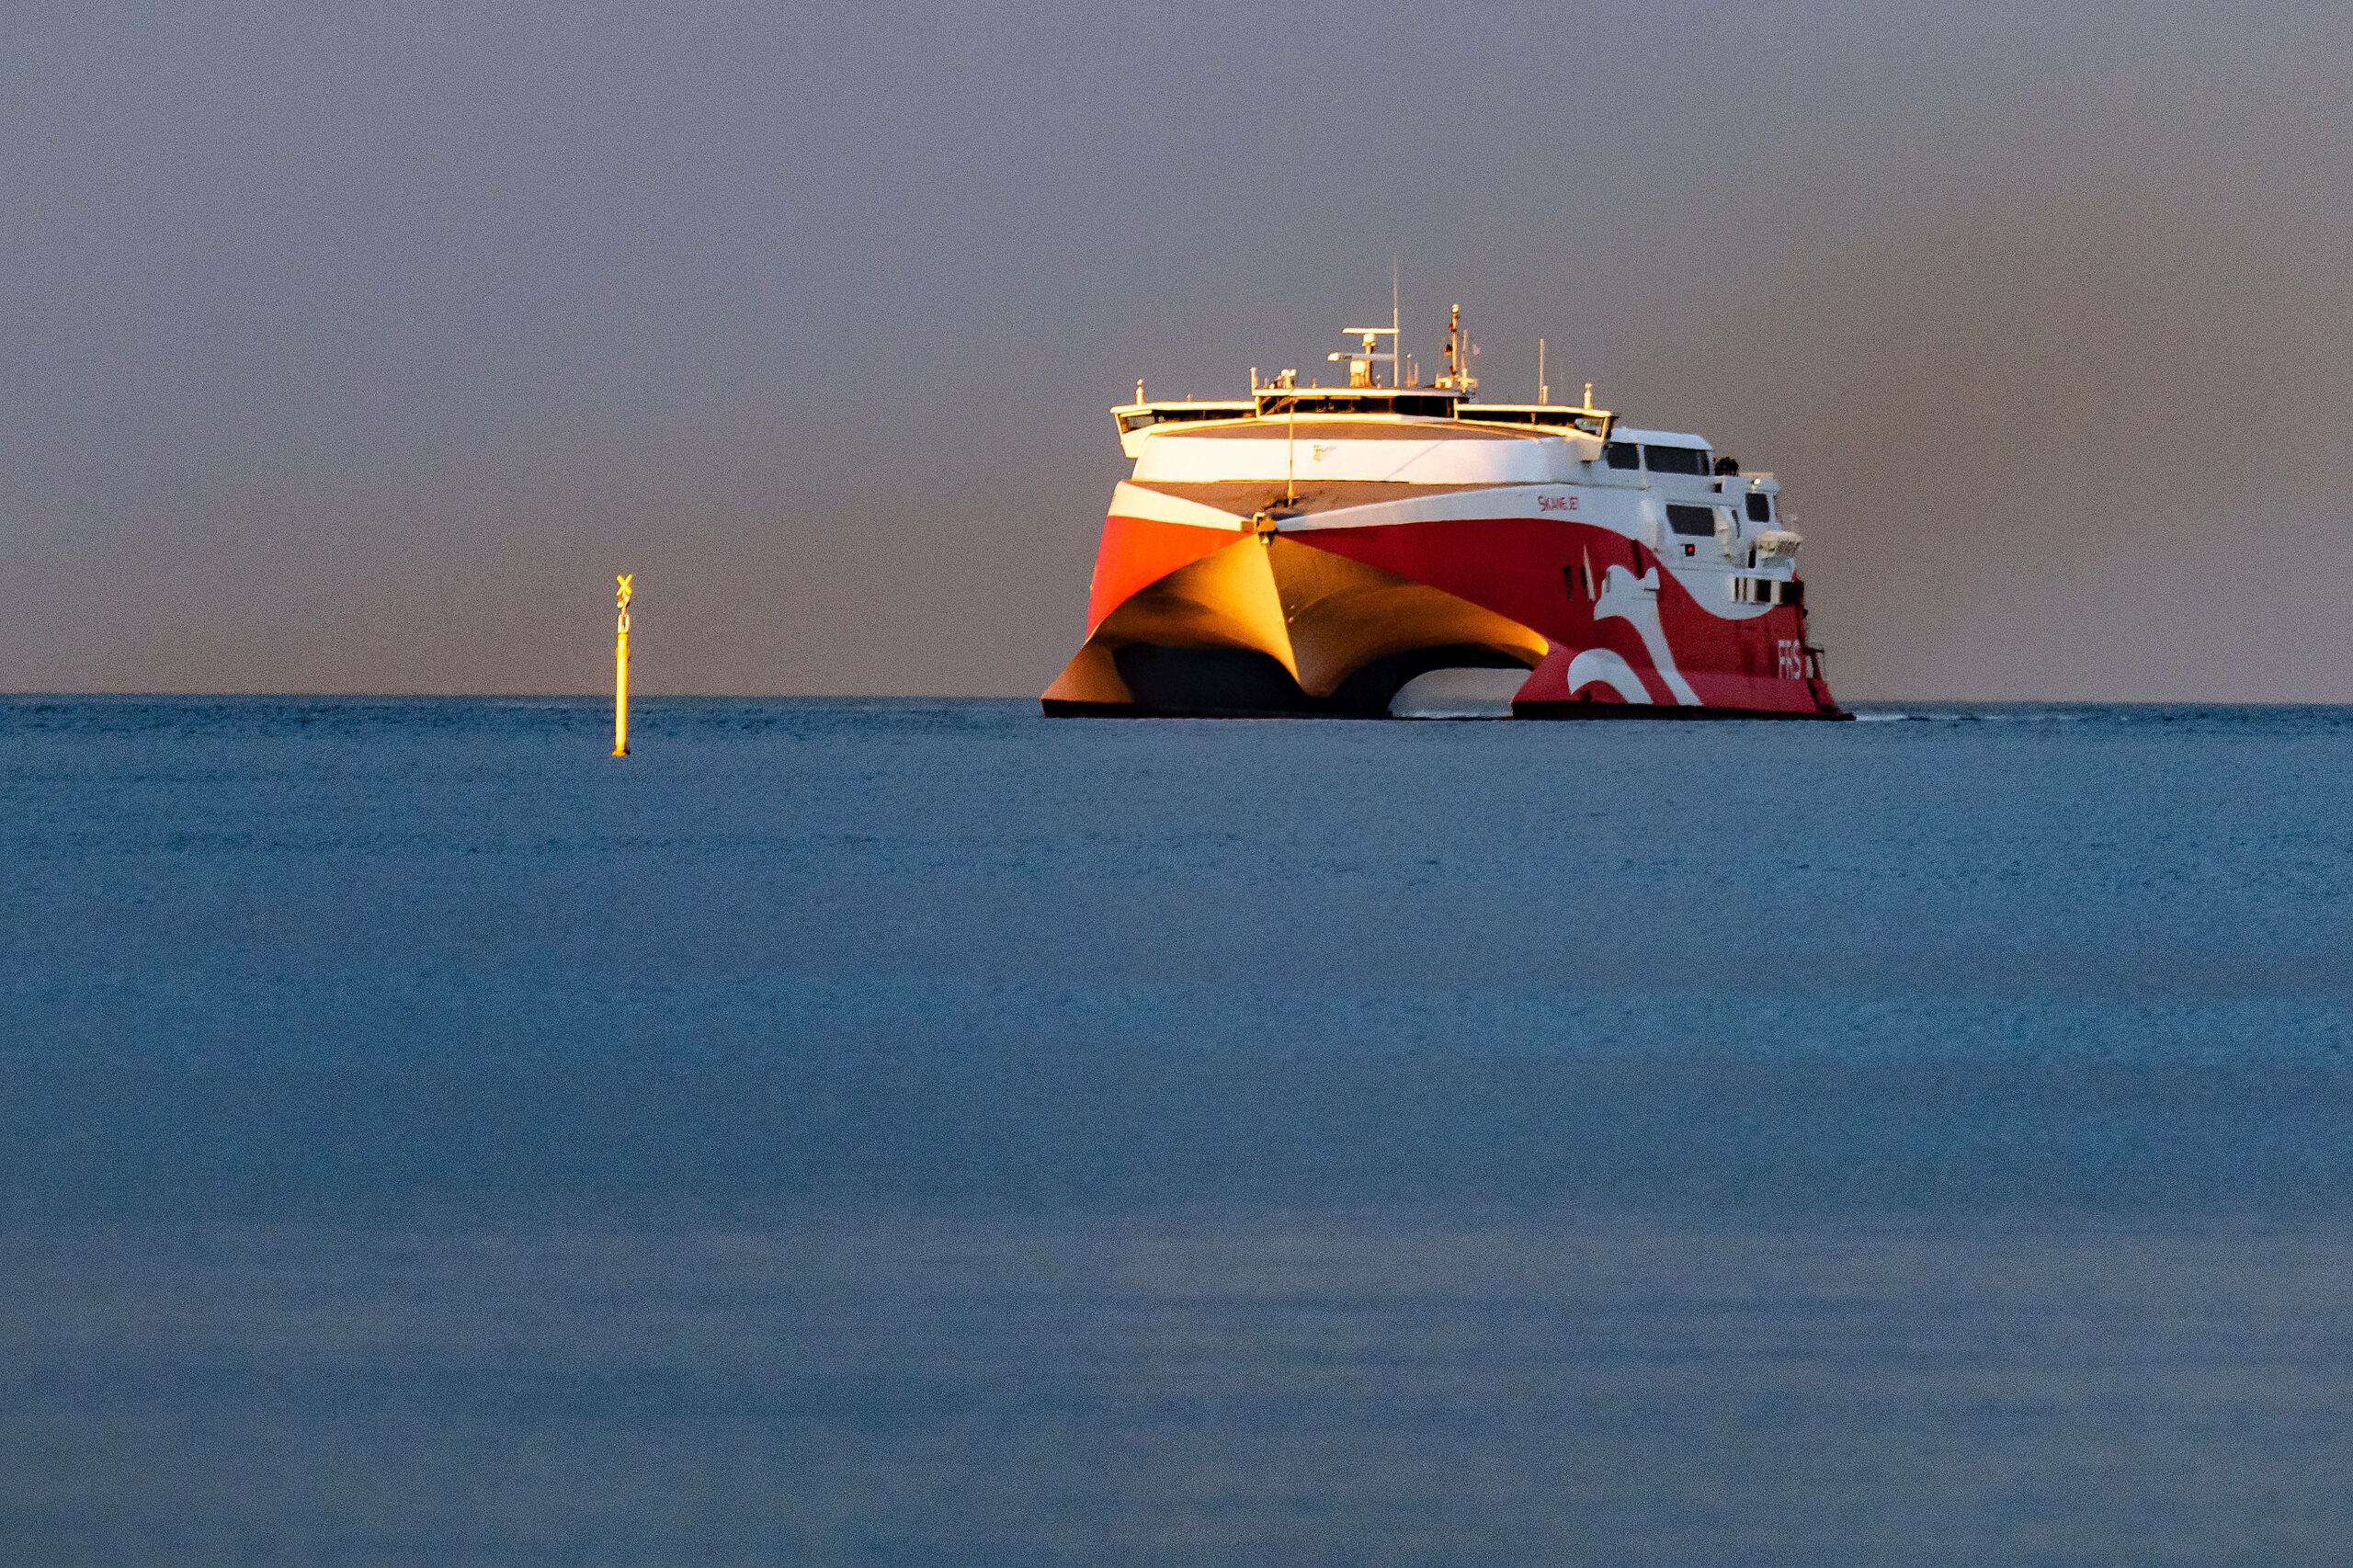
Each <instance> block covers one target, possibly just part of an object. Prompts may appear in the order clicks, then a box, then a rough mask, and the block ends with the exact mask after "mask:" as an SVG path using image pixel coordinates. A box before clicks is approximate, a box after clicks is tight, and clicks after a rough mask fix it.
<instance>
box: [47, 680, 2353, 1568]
mask: <svg viewBox="0 0 2353 1568" xmlns="http://www.w3.org/2000/svg"><path fill="white" fill-rule="evenodd" d="M1865 717H1866V722H1859V723H1854V724H1841V725H1827V724H1824V725H1779V724H1735V723H1723V724H1690V725H1678V724H1627V725H1609V724H1590V725H1585V724H1561V725H1533V724H1531V725H1476V724H1432V725H1418V726H1416V725H1380V724H1350V723H1341V722H1294V723H1226V724H1219V723H1188V722H1154V723H1137V722H1083V721H1061V722H1046V721H1042V720H1040V719H1038V718H1037V717H1036V716H1035V710H1034V706H1033V705H1031V704H1029V703H994V702H880V701H848V700H833V701H819V700H803V701H768V702H752V701H744V702H734V701H696V702H687V701H670V702H659V701H657V702H652V703H647V704H644V705H643V706H642V708H641V710H640V712H639V715H638V723H637V734H636V739H637V755H636V756H633V757H631V759H629V760H628V761H627V762H616V761H613V760H611V759H609V758H608V757H606V756H604V755H603V753H604V751H605V750H606V748H607V746H608V735H609V730H608V716H607V714H606V712H605V710H603V709H601V708H600V707H599V706H598V705H597V704H595V703H592V702H585V701H574V700H555V699H548V700H523V699H515V700H463V701H461V700H390V699H385V700H377V699H335V700H320V699H238V700H212V699H29V698H28V699H0V808H5V809H0V846H5V852H6V861H5V865H6V877H5V881H0V936H4V937H5V946H0V986H5V997H6V1015H5V1039H0V1175H5V1187H0V1351H4V1352H5V1354H0V1561H7V1562H18V1561H21V1562H54V1563H77V1562H90V1563H100V1562H105V1563H149V1562H153V1563H166V1562H168V1563H187V1562H223V1563H226V1562H240V1563H246V1562H288V1563H292V1562H304V1563H308V1562H335V1563H411V1562H415V1563H425V1562H434V1563H449V1562H532V1563H539V1562H546V1563H567V1564H568V1563H580V1564H591V1563H595V1564H602V1563H619V1562H665V1563H673V1562H676V1563H722V1562H725V1563H733V1562H813V1563H835V1562H841V1563H850V1562H859V1563H864V1562H890V1563H901V1562H904V1563H926V1564H929V1563H948V1564H963V1563H970V1564H1029V1563H1055V1564H1062V1563H1070V1564H1077V1563H1089V1564H1094V1563H1107V1564H1146V1563H1150V1564H1163V1563H1167V1564H1176V1563H1185V1564H1193V1563H1203V1564H1209V1563H1214V1564H1254V1565H1255V1564H1261V1563H1265V1564H1273V1563H1293V1562H1309V1563H1333V1564H1340V1563H1347V1564H1391V1563H1396V1564H1406V1563H1436V1562H1448V1563H1454V1562H1460V1563H1479V1564H1485V1563H1495V1564H1503V1563H1538V1562H1542V1563H1554V1562H1597V1563H1599V1562H1611V1563H1619V1562H1624V1563H1654V1562H1655V1563H1669V1562H1675V1563H1682V1562H1711V1563H1713V1562H1727V1563H1730V1562H1740V1563H1748V1562H1809V1563H1815V1562H1820V1563H1858V1564H1859V1563H1881V1562H1940V1563H1944V1562H1988V1563H1991V1562H2005V1563H2008V1562H2036V1563H2046V1562H2047V1563H2127V1562H2133V1563H2138V1562H2249V1563H2254V1562H2266V1563H2268V1562H2340V1561H2343V1560H2344V1559H2345V1557H2346V1555H2347V1551H2348V1550H2353V1483H2347V1482H2346V1481H2345V1479H2344V1475H2345V1467H2344V1464H2343V1459H2342V1439H2341V1431H2342V1420H2343V1414H2344V1412H2345V1410H2346V1409H2347V1407H2348V1402H2349V1401H2353V1315H2348V1309H2349V1308H2353V1074H2348V1073H2347V1046H2348V1043H2353V971H2348V969H2347V963H2346V955H2347V954H2348V953H2353V903H2349V902H2348V899H2347V891H2346V887H2347V877H2346V871H2347V867H2348V865H2353V790H2347V779H2348V778H2353V710H2339V709H2302V710H2285V709H2275V710H2246V709H2207V710H2196V709H2153V708H2066V707H2034V708H1998V709H1996V708H1976V709H1971V708H1952V707H1940V708H1918V709H1909V710H1898V709H1893V708H1883V709H1880V710H1874V711H1870V712H1869V713H1867V714H1866V716H1865Z"/></svg>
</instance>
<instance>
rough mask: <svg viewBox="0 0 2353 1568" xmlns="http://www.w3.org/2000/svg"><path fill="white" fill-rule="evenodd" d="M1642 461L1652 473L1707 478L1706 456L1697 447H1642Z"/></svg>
mask: <svg viewBox="0 0 2353 1568" xmlns="http://www.w3.org/2000/svg"><path fill="white" fill-rule="evenodd" d="M1643 464H1644V466H1646V467H1647V468H1649V470H1650V471H1651V472H1653V473H1695V474H1698V475H1699V477H1700V478H1702V479H1705V478H1706V477H1707V476H1708V454H1707V453H1706V452H1705V451H1703V450H1701V449H1699V448H1697V447H1644V448H1643Z"/></svg>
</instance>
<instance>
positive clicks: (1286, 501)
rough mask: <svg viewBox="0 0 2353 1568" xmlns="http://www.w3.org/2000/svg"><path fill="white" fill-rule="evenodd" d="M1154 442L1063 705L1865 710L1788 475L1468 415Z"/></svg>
mask: <svg viewBox="0 0 2353 1568" xmlns="http://www.w3.org/2000/svg"><path fill="white" fill-rule="evenodd" d="M1268 426H1272V428H1271V429H1270V428H1268ZM1681 439H1686V440H1689V439H1696V437H1682V438H1681ZM1138 445H1139V446H1140V447H1141V448H1142V451H1141V454H1140V458H1139V461H1138V462H1137V465H1136V476H1135V478H1133V479H1131V480H1130V481H1128V482H1126V483H1121V484H1120V486H1119V488H1118V490H1117V491H1116V492H1115V493H1114V494H1113V497H1112V504H1111V511H1110V516H1109V517H1108V519H1107V521H1106V522H1105V524H1104V529H1103V540H1102V545H1101V548H1100V550H1099V551H1098V552H1097V557H1096V562H1095V576H1094V583H1093V588H1092V592H1091V594H1090V595H1089V598H1088V605H1087V638H1086V644H1085V646H1084V647H1083V648H1081V650H1080V651H1079V653H1078V656H1077V657H1076V658H1074V659H1073V660H1072V661H1071V663H1070V665H1069V666H1068V667H1067V668H1065V669H1064V670H1063V673H1062V675H1061V676H1060V677H1059V678H1058V679H1057V680H1056V681H1055V682H1054V683H1053V685H1052V686H1051V687H1049V688H1048V689H1047V691H1046V693H1045V696H1044V699H1043V703H1044V707H1045V710H1046V711H1047V712H1048V713H1050V714H1092V715H1104V716H1149V715H1165V716H1199V717H1273V716H1288V715H1303V714H1331V715H1345V716H1352V717H1366V718H1372V717H1384V716H1395V717H1430V718H1442V717H1461V718H1472V717H1494V718H1501V717H1506V716H1508V717H1515V718H1602V717H1621V718H1631V717H1637V716H1655V717H1701V716H1709V715H1745V716H1754V717H1776V718H1843V717H1845V716H1846V715H1844V714H1843V713H1842V712H1841V711H1840V710H1839V709H1838V707H1837V705H1836V702H1835V701H1833V699H1832V698H1831V695H1830V691H1829V687H1828V686H1827V685H1826V684H1825V682H1824V679H1823V677H1822V673H1821V669H1820V665H1819V662H1818V659H1817V658H1816V656H1815V652H1814V650H1813V649H1811V648H1810V647H1809V646H1808V643H1807V637H1806V623H1805V609H1804V606H1803V602H1802V588H1800V587H1798V586H1796V575H1795V572H1794V561H1793V559H1791V557H1792V556H1793V553H1794V547H1795V543H1796V536H1795V535H1793V534H1790V533H1789V532H1787V531H1786V530H1783V529H1780V528H1776V527H1773V526H1771V525H1772V524H1773V523H1774V522H1775V521H1777V519H1776V518H1775V517H1774V515H1773V506H1774V502H1773V500H1772V499H1770V497H1771V496H1772V495H1774V494H1777V492H1778V486H1777V485H1775V484H1773V483H1772V482H1771V480H1770V479H1769V476H1758V477H1749V478H1744V477H1742V476H1740V475H1737V474H1734V475H1731V476H1729V477H1725V478H1717V477H1713V476H1704V475H1698V474H1689V473H1677V474H1665V473H1660V474H1656V475H1653V474H1651V473H1648V472H1643V471H1642V470H1641V469H1639V468H1636V469H1632V470H1629V471H1624V472H1620V470H1618V469H1615V468H1612V467H1610V466H1608V464H1607V463H1605V461H1603V460H1602V459H1601V445H1600V443H1599V442H1597V441H1589V442H1583V443H1579V442H1577V441H1574V439H1563V438H1562V437H1540V436H1533V435H1521V434H1518V433H1509V432H1500V431H1476V432H1474V431H1472V430H1469V429H1465V428H1463V427H1462V426H1459V425H1454V424H1452V423H1450V422H1449V423H1448V424H1446V425H1443V426H1425V425H1423V424H1422V422H1415V421H1385V422H1381V423H1378V424H1371V423H1367V424H1357V423H1354V422H1349V423H1322V422H1319V423H1318V424H1317V425H1316V426H1308V425H1306V424H1305V423H1303V422H1302V423H1301V424H1300V425H1298V426H1296V427H1295V430H1294V431H1293V432H1286V430H1285V427H1284V422H1280V421H1266V420H1246V421H1241V422H1237V423H1236V424H1234V425H1231V426H1224V427H1222V428H1219V429H1214V430H1212V429H1199V430H1188V431H1183V432H1181V433H1180V432H1176V431H1171V432H1169V433H1167V434H1165V435H1155V436H1154V437H1150V438H1148V439H1147V440H1145V441H1143V442H1141V443H1138ZM1638 446H1639V443H1633V442H1628V443H1620V444H1616V445H1613V446H1612V447H1611V448H1610V451H1611V453H1612V454H1613V456H1614V455H1616V454H1619V453H1620V452H1632V451H1633V450H1635V449H1637V447H1638ZM1131 449H1132V448H1131ZM1274 449H1280V450H1281V452H1282V457H1281V458H1280V462H1281V463H1282V469H1281V470H1280V471H1279V472H1280V474H1281V476H1280V477H1278V478H1271V479H1270V478H1267V477H1263V475H1264V472H1265V471H1266V470H1267V468H1268V467H1270V466H1272V465H1273V463H1274V462H1275V461H1276V459H1275V457H1274V455H1273V453H1274ZM1654 450H1656V449H1654ZM1580 453H1590V454H1591V455H1590V456H1580V455H1579V454H1580ZM1236 469H1240V470H1243V471H1245V473H1247V472H1252V471H1255V472H1256V473H1257V474H1258V475H1260V476H1259V477H1233V473H1234V471H1235V470H1236ZM1367 472H1370V473H1372V474H1374V475H1376V476H1377V477H1365V474H1366V473H1367ZM1547 475H1550V476H1552V477H1549V478H1548V477H1544V476H1547ZM1496 480H1503V481H1506V483H1496V482H1495V481H1496ZM1514 480H1518V481H1521V482H1520V483H1510V481H1514ZM1752 494H1757V495H1765V496H1767V497H1768V499H1766V500H1764V501H1763V502H1761V503H1760V502H1756V501H1752V500H1751V499H1750V496H1751V495H1752ZM1760 513H1761V514H1763V516H1762V517H1759V516H1758V514H1760ZM1701 527H1705V528H1707V529H1708V531H1707V532H1705V533H1701V532H1699V528H1701Z"/></svg>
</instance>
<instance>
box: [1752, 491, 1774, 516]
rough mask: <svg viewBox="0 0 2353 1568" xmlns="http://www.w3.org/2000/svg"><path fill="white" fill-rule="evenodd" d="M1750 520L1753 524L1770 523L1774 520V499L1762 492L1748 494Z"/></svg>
mask: <svg viewBox="0 0 2353 1568" xmlns="http://www.w3.org/2000/svg"><path fill="white" fill-rule="evenodd" d="M1748 520H1749V521H1750V522H1752V523H1769V522H1771V521H1772V520H1773V498H1772V497H1771V496H1770V495H1768V494H1765V492H1763V491H1762V490H1752V491H1750V492H1749V493H1748Z"/></svg>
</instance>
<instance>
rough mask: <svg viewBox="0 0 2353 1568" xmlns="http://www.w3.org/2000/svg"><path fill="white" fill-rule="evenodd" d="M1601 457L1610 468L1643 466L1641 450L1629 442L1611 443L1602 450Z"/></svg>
mask: <svg viewBox="0 0 2353 1568" xmlns="http://www.w3.org/2000/svg"><path fill="white" fill-rule="evenodd" d="M1602 456H1603V457H1605V458H1607V459H1608V462H1609V466H1610V467H1611V468H1640V467H1642V466H1643V454H1642V450H1641V449H1640V448H1638V447H1636V446H1635V445H1634V443H1633V442H1631V441H1612V442H1610V443H1609V445H1608V447H1606V448H1604V449H1602Z"/></svg>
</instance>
